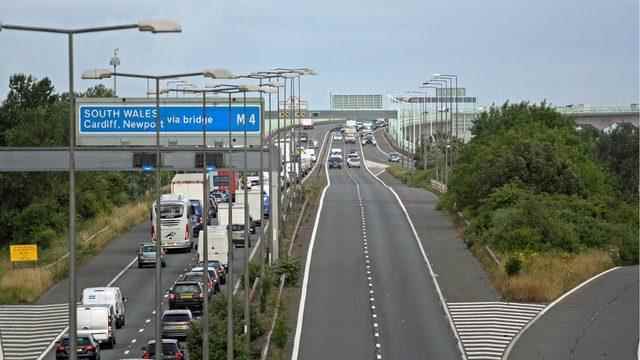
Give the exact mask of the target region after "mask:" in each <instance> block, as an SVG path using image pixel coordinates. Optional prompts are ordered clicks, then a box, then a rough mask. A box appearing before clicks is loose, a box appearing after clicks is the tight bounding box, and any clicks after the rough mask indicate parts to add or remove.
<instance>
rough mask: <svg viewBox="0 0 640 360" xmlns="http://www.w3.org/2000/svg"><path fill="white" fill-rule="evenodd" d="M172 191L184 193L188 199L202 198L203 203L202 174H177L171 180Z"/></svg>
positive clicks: (173, 192)
mask: <svg viewBox="0 0 640 360" xmlns="http://www.w3.org/2000/svg"><path fill="white" fill-rule="evenodd" d="M171 193H172V194H182V195H184V196H185V197H186V198H187V199H196V200H200V203H201V204H202V198H203V195H204V194H203V189H202V174H198V173H191V174H176V175H175V176H174V177H173V179H172V180H171Z"/></svg>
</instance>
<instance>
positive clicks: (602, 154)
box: [596, 123, 640, 203]
mask: <svg viewBox="0 0 640 360" xmlns="http://www.w3.org/2000/svg"><path fill="white" fill-rule="evenodd" d="M597 135H599V136H597V137H596V143H597V145H596V151H597V157H598V159H600V160H601V161H602V162H604V163H605V164H606V165H607V167H608V168H609V170H610V171H611V172H612V173H613V174H615V175H616V178H617V186H618V188H619V190H620V192H621V193H622V196H623V197H624V198H625V199H626V200H627V201H630V202H633V203H637V201H638V185H639V184H640V178H639V177H638V171H639V169H640V167H639V166H638V164H639V163H640V158H639V151H640V144H639V139H640V136H639V134H638V128H637V127H635V126H633V125H632V124H626V123H625V124H619V126H617V127H616V128H615V129H613V130H612V131H611V132H609V133H599V134H597Z"/></svg>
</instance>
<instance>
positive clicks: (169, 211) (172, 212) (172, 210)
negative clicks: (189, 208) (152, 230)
mask: <svg viewBox="0 0 640 360" xmlns="http://www.w3.org/2000/svg"><path fill="white" fill-rule="evenodd" d="M183 212H184V207H183V206H182V205H180V204H165V205H160V218H161V219H179V218H181V217H182V214H183Z"/></svg>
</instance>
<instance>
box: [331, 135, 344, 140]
mask: <svg viewBox="0 0 640 360" xmlns="http://www.w3.org/2000/svg"><path fill="white" fill-rule="evenodd" d="M333 141H342V134H335V135H333Z"/></svg>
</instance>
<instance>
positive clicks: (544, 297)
mask: <svg viewBox="0 0 640 360" xmlns="http://www.w3.org/2000/svg"><path fill="white" fill-rule="evenodd" d="M514 257H515V258H519V259H522V260H520V261H521V263H522V269H521V271H519V273H518V274H515V275H512V276H509V275H507V273H506V272H505V271H504V269H505V266H506V261H504V260H503V261H502V266H501V268H500V269H499V268H498V267H497V266H496V267H494V268H493V270H494V272H495V273H494V274H493V276H492V280H493V281H494V286H496V288H497V289H498V290H499V291H500V292H501V293H502V295H503V297H504V298H505V299H506V300H508V301H526V302H551V301H553V300H555V299H556V298H558V297H559V296H560V295H562V294H564V293H565V292H567V291H569V290H570V289H572V288H574V287H575V286H577V285H578V284H580V283H581V282H583V281H585V280H587V279H589V278H590V277H592V276H594V275H596V274H598V273H600V272H602V271H605V270H607V269H610V268H611V267H613V266H614V262H613V259H611V257H610V256H609V253H608V252H606V251H603V250H589V251H585V252H582V253H578V254H567V253H534V254H529V255H521V254H509V255H507V256H502V258H507V259H510V258H514Z"/></svg>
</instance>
